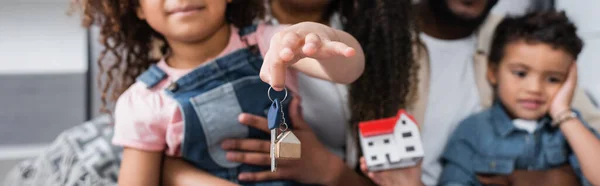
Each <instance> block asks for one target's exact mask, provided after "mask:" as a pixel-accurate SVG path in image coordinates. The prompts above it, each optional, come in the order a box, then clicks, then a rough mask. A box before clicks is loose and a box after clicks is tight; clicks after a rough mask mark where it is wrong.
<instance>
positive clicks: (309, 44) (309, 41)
mask: <svg viewBox="0 0 600 186" xmlns="http://www.w3.org/2000/svg"><path fill="white" fill-rule="evenodd" d="M321 45H323V43H322V42H321V38H320V37H319V35H317V34H315V33H310V34H308V35H306V37H305V38H304V46H303V47H302V52H304V54H305V55H307V56H312V55H313V54H315V53H317V51H318V50H319V48H321Z"/></svg>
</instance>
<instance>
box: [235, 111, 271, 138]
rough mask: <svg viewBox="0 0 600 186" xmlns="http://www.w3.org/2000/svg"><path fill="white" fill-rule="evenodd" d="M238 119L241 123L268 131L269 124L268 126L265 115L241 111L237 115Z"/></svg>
mask: <svg viewBox="0 0 600 186" xmlns="http://www.w3.org/2000/svg"><path fill="white" fill-rule="evenodd" d="M238 121H239V122H240V123H242V124H243V125H246V126H250V127H253V128H256V129H258V130H261V131H263V132H266V133H269V132H270V130H269V126H268V125H269V124H268V121H267V118H265V117H261V116H257V115H252V114H247V113H242V114H240V115H239V116H238Z"/></svg>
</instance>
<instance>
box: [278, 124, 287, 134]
mask: <svg viewBox="0 0 600 186" xmlns="http://www.w3.org/2000/svg"><path fill="white" fill-rule="evenodd" d="M282 126H283V127H282ZM288 129H289V128H288V125H287V123H283V124H281V125H279V131H281V132H285V131H286V130H288Z"/></svg>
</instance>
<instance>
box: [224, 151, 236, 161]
mask: <svg viewBox="0 0 600 186" xmlns="http://www.w3.org/2000/svg"><path fill="white" fill-rule="evenodd" d="M236 156H237V153H235V152H227V153H226V154H225V158H227V160H229V161H233V160H235V157H236Z"/></svg>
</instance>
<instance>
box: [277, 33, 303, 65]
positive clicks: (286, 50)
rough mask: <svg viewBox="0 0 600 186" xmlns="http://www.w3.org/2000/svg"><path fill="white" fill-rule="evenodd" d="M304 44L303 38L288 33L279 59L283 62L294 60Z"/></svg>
mask: <svg viewBox="0 0 600 186" xmlns="http://www.w3.org/2000/svg"><path fill="white" fill-rule="evenodd" d="M301 44H302V37H300V35H298V34H297V33H294V32H288V33H285V34H284V35H283V38H282V41H281V45H280V49H281V51H279V57H280V58H281V60H283V61H291V60H292V59H294V56H295V52H294V51H297V50H298V49H299V47H300V46H301Z"/></svg>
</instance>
